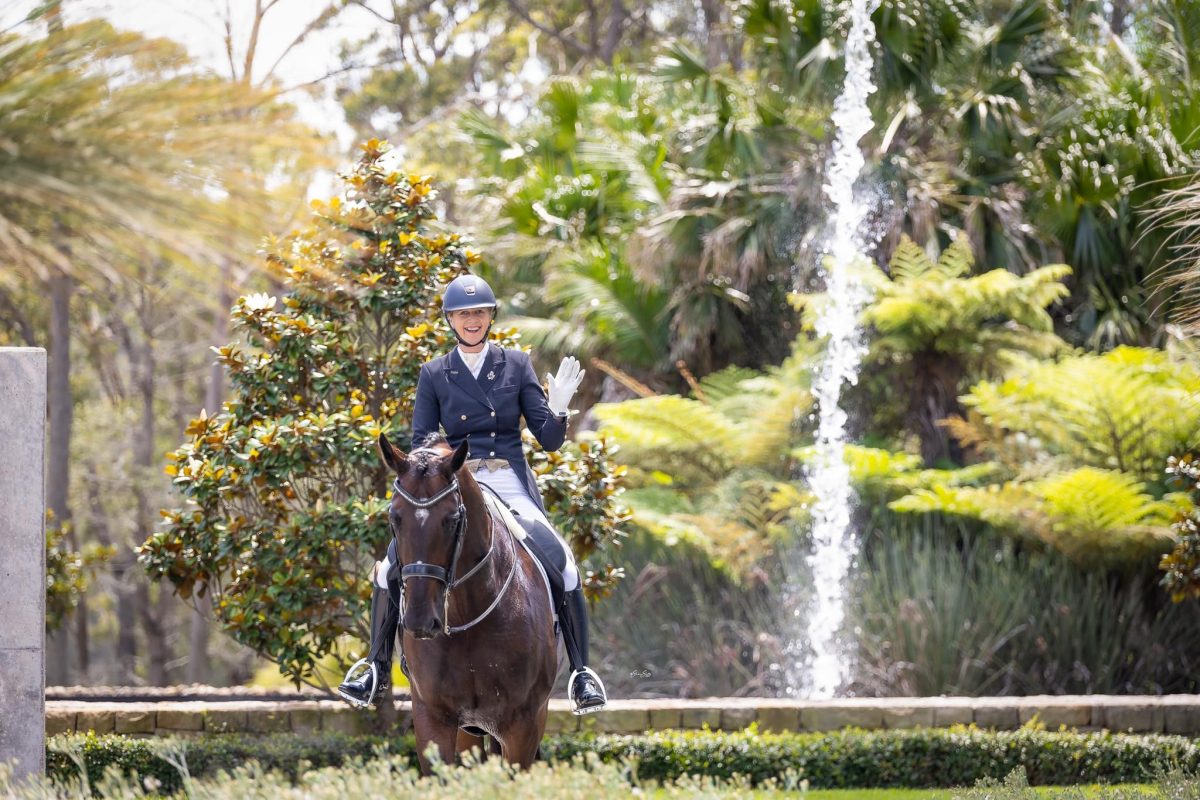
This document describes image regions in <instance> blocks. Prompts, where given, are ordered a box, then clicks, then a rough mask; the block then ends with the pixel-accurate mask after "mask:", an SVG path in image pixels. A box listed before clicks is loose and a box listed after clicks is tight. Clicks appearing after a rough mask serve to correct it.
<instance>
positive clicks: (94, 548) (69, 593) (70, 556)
mask: <svg viewBox="0 0 1200 800" xmlns="http://www.w3.org/2000/svg"><path fill="white" fill-rule="evenodd" d="M67 533H68V529H67V528H64V527H62V526H59V525H54V524H47V525H46V631H47V632H50V631H55V630H58V629H59V628H61V627H62V625H63V623H64V622H66V619H67V616H68V615H70V613H71V612H72V611H74V610H75V606H77V605H78V604H79V598H80V597H82V596H83V594H84V592H86V591H87V588H88V583H89V573H91V572H94V571H95V570H96V569H98V568H99V567H100V566H101V565H102V564H103V563H104V562H106V561H108V560H109V559H111V558H112V557H113V556H114V555H115V554H116V550H115V548H113V547H105V546H103V545H96V544H89V545H86V546H85V547H84V548H83V550H82V551H78V550H73V549H71V547H70V544H69V543H68V541H67Z"/></svg>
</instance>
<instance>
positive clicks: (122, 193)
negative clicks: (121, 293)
mask: <svg viewBox="0 0 1200 800" xmlns="http://www.w3.org/2000/svg"><path fill="white" fill-rule="evenodd" d="M114 76H120V78H119V79H115V77H114ZM291 116H292V111H291V109H290V108H289V107H287V106H284V105H282V104H280V103H277V102H275V100H274V97H273V96H270V95H268V93H267V92H265V91H260V90H257V89H254V88H253V87H251V86H250V85H249V84H243V83H239V82H231V81H224V80H221V79H220V78H217V77H214V76H213V75H211V74H205V75H201V74H198V73H197V71H196V70H195V68H194V65H193V64H192V63H191V62H190V60H189V59H188V57H187V53H186V50H185V49H184V48H183V46H182V45H179V44H176V43H175V42H171V41H170V40H168V39H148V38H145V37H143V36H141V35H139V34H136V33H130V32H124V31H119V30H116V29H115V28H113V27H112V26H111V25H110V24H109V23H107V22H105V21H103V20H98V19H96V20H89V21H86V22H83V23H81V24H79V25H71V26H65V27H63V28H62V30H60V31H57V32H52V33H51V34H50V35H49V36H46V37H36V38H33V37H23V36H18V35H13V34H11V33H7V32H6V33H3V34H0V139H3V140H4V141H5V142H8V145H7V146H6V147H5V148H3V151H2V152H0V253H3V256H4V260H5V261H6V262H7V264H10V265H12V266H14V267H16V268H17V270H18V272H19V273H20V272H24V273H27V274H28V275H32V276H34V277H35V278H37V279H39V280H45V279H46V278H47V277H48V276H49V275H51V274H53V273H54V272H56V271H61V272H62V273H64V274H71V275H75V276H76V277H78V278H79V279H80V280H81V282H83V283H87V284H92V285H96V284H98V283H100V282H101V281H99V280H98V279H112V278H113V277H114V276H116V275H117V274H119V273H121V272H122V271H125V270H128V267H126V266H125V262H126V261H128V260H130V259H133V260H145V259H146V257H147V251H148V248H153V249H155V250H157V251H158V252H160V253H169V254H170V255H171V256H173V257H174V258H176V259H178V260H179V261H181V262H183V261H186V260H187V259H196V260H202V259H204V258H208V259H215V258H217V257H218V255H217V254H220V253H228V252H231V251H232V250H233V247H232V244H233V243H234V242H235V241H237V237H235V236H231V235H230V234H231V233H234V232H237V233H245V228H244V226H245V225H246V224H256V223H257V222H258V221H259V220H261V216H260V215H261V213H262V209H263V207H264V206H265V205H266V204H267V203H268V202H269V198H268V193H267V192H266V190H265V189H263V188H262V186H261V185H254V183H253V181H252V179H251V180H247V177H248V176H247V175H246V172H247V171H248V170H247V167H248V166H250V164H252V163H253V162H254V161H258V162H259V163H260V164H261V162H262V161H272V162H273V163H271V164H270V167H268V168H267V169H274V170H275V171H276V172H286V171H288V170H289V169H290V170H292V171H298V169H299V168H302V167H303V166H304V161H305V159H311V158H312V156H313V154H314V153H315V152H316V151H317V149H318V147H319V146H320V140H319V139H317V138H316V137H314V136H313V135H312V133H311V132H310V131H307V130H305V129H303V128H302V127H301V126H299V125H297V124H296V123H295V122H294V121H293V120H292V119H291ZM249 139H253V140H254V141H255V153H254V155H252V156H248V155H247V154H246V153H245V152H243V151H241V150H240V149H239V148H236V147H230V142H237V141H243V140H249ZM285 150H286V152H287V154H288V155H287V160H288V161H289V162H290V163H288V164H287V165H286V166H285V165H284V164H283V163H282V162H281V161H274V159H275V157H276V156H277V155H278V154H279V153H280V152H283V151H285ZM64 153H71V154H72V157H71V158H64V157H63V154H64ZM248 162H249V163H248ZM251 168H252V167H251ZM264 171H265V170H264ZM214 188H217V189H219V190H222V191H226V192H229V193H230V194H236V196H237V199H238V208H237V211H236V212H227V211H225V210H223V209H222V208H221V205H220V204H218V203H214V202H213V201H212V200H211V199H210V196H211V195H212V193H213V192H212V191H211V190H212V189H214ZM238 252H239V254H240V252H241V251H240V250H239V251H238Z"/></svg>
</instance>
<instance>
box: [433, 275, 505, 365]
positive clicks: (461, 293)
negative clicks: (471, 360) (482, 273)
mask: <svg viewBox="0 0 1200 800" xmlns="http://www.w3.org/2000/svg"><path fill="white" fill-rule="evenodd" d="M468 308H490V309H491V310H492V315H491V318H490V319H489V320H488V326H487V330H485V331H484V332H483V341H487V337H488V334H489V333H491V330H492V323H493V322H494V321H495V319H496V295H495V293H494V292H492V287H490V286H488V284H487V281H485V280H484V279H483V278H480V277H479V276H478V275H459V276H458V277H457V278H455V279H454V280H452V281H450V283H449V284H448V285H447V286H446V291H444V292H442V316H444V317H445V318H446V324H447V325H450V330H451V332H452V333H453V334H454V338H455V339H458V343H459V344H462V345H466V346H468V347H471V346H473V345H474V344H479V342H474V343H470V342H467V341H465V340H464V339H463V338H462V337H461V336H459V335H458V331H456V330H454V326H453V325H451V324H450V312H451V311H465V310H466V309H468Z"/></svg>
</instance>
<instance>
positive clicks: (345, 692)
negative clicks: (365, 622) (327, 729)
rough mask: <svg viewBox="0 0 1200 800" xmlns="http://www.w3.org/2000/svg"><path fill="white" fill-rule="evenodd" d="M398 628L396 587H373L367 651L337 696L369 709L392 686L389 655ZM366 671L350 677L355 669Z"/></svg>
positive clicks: (396, 583) (398, 601)
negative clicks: (369, 639) (363, 667)
mask: <svg viewBox="0 0 1200 800" xmlns="http://www.w3.org/2000/svg"><path fill="white" fill-rule="evenodd" d="M399 625H400V585H399V583H398V582H396V581H388V588H387V589H380V588H379V586H375V591H374V592H373V593H372V594H371V651H370V652H369V653H368V654H367V657H366V658H364V659H361V660H360V661H359V662H358V663H356V664H355V665H354V666H353V667H351V668H350V671H349V672H347V673H346V679H345V680H343V681H342V683H341V685H340V686H338V694H339V695H341V696H342V698H343V699H345V700H346V701H347V702H348V703H350V705H352V706H354V707H355V708H366V707H367V706H370V705H373V704H374V702H375V700H377V699H378V698H379V697H381V696H382V695H383V694H384V693H385V692H386V691H387V690H388V689H389V688H390V687H391V685H392V654H393V653H394V652H395V650H396V628H397V627H399ZM362 666H366V667H367V669H366V670H365V671H364V672H363V674H362V675H360V676H359V677H358V678H355V679H353V680H351V678H350V676H351V675H353V674H354V671H355V670H357V669H358V668H359V667H362Z"/></svg>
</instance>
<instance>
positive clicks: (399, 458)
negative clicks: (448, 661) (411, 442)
mask: <svg viewBox="0 0 1200 800" xmlns="http://www.w3.org/2000/svg"><path fill="white" fill-rule="evenodd" d="M379 452H380V455H381V456H382V457H383V461H384V463H385V464H387V465H388V467H389V468H391V470H392V472H394V473H395V475H396V479H395V481H394V483H393V484H392V487H393V489H394V490H395V491H394V492H393V494H392V502H391V506H390V508H389V509H388V525H389V527H390V528H391V531H392V535H393V536H394V537H395V538H396V553H397V555H398V557H399V558H400V564H401V565H402V566H401V583H402V585H403V586H404V614H403V617H402V619H401V624H402V625H403V626H404V629H405V630H406V631H408V632H409V633H411V634H412V635H413V636H415V637H416V638H418V639H430V638H433V637H435V636H437V635H439V634H441V633H442V632H443V630H444V627H445V625H446V612H447V603H448V600H447V598H448V588H449V586H450V585H451V584H452V582H453V580H454V577H455V566H456V562H457V561H458V557H459V554H460V553H461V551H462V546H463V538H464V536H465V535H466V509H465V507H464V505H463V490H464V489H465V488H467V487H468V485H471V486H473V485H474V484H473V482H472V481H470V478H469V477H468V473H466V472H465V471H464V472H463V473H462V475H460V474H459V470H461V469H462V466H463V464H464V463H465V462H466V460H467V443H466V441H464V442H463V443H462V444H460V445H459V446H458V447H457V448H455V449H453V450H451V448H450V446H449V444H447V443H446V441H445V439H443V438H440V437H439V438H438V439H437V440H434V441H431V442H430V443H427V444H426V446H424V447H421V448H419V449H417V450H414V451H412V452H411V453H408V454H406V453H404V452H403V451H402V450H400V449H399V448H397V447H395V446H394V445H393V444H392V443H391V442H390V441H388V438H387V436H385V435H384V434H382V433H381V434H379ZM460 477H461V478H463V480H462V481H461V482H460ZM419 578H423V579H425V580H417V579H419Z"/></svg>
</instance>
